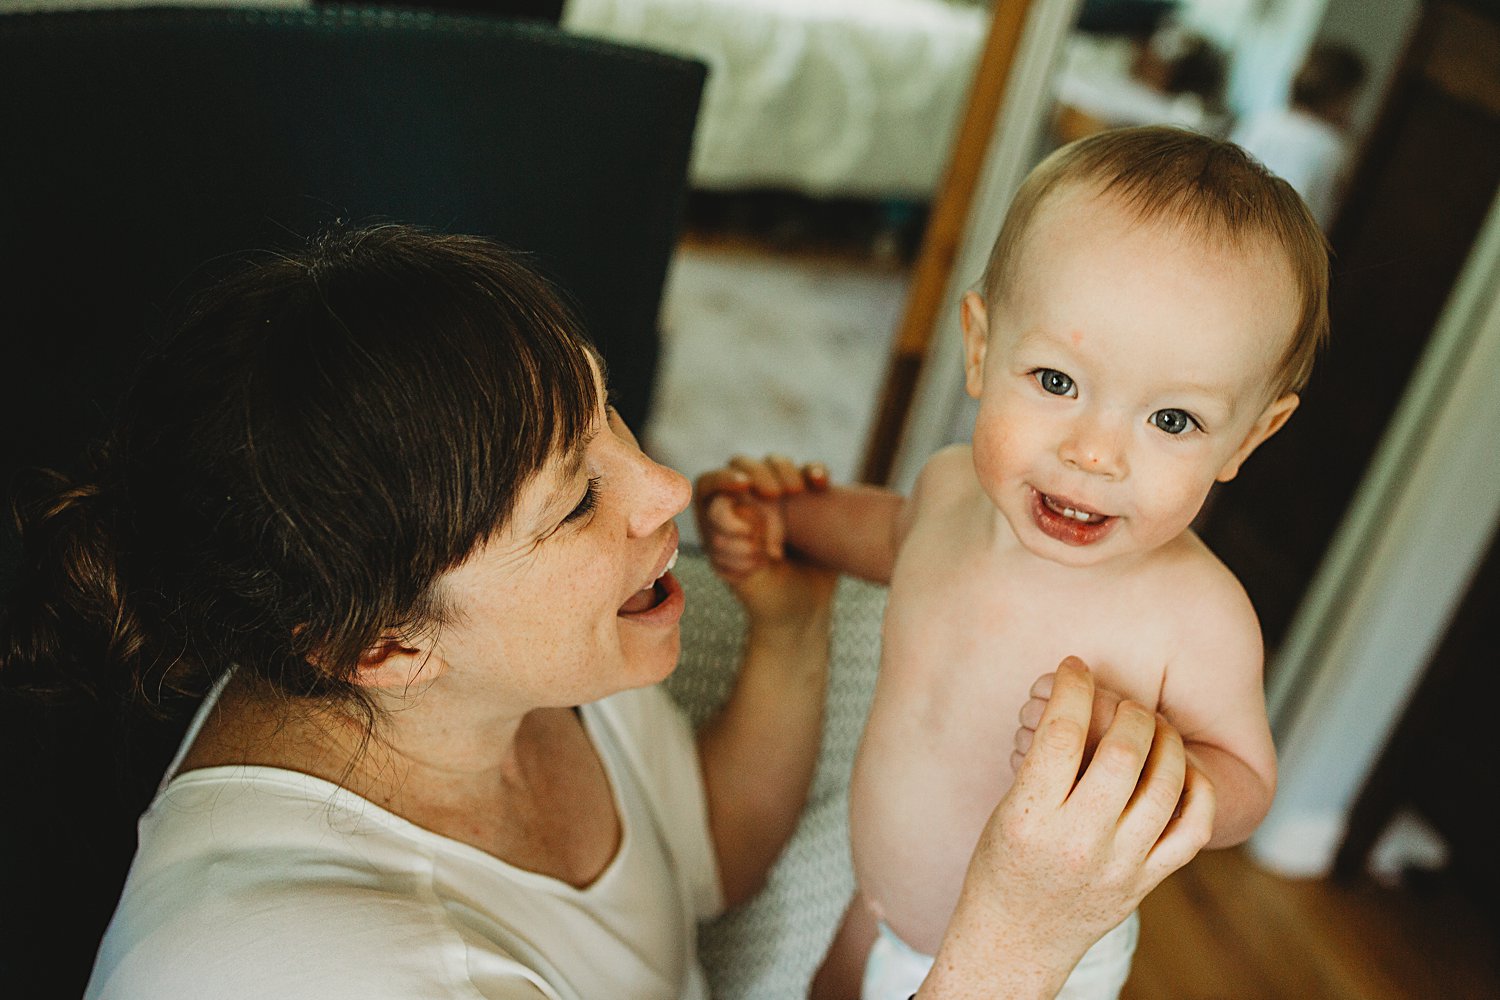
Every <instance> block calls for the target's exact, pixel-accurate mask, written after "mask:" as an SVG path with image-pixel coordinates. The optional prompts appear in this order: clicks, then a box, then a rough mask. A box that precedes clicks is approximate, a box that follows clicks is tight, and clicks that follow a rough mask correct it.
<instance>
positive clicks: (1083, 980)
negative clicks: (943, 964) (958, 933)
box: [860, 913, 1141, 1000]
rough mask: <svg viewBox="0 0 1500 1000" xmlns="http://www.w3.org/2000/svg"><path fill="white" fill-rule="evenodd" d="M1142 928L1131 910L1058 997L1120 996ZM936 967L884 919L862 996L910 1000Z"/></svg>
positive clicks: (864, 999) (1098, 999) (1107, 999)
mask: <svg viewBox="0 0 1500 1000" xmlns="http://www.w3.org/2000/svg"><path fill="white" fill-rule="evenodd" d="M1140 926H1141V918H1140V916H1139V915H1138V914H1135V913H1132V914H1131V915H1130V916H1128V917H1126V918H1125V920H1124V921H1123V922H1122V923H1121V924H1120V925H1119V926H1118V927H1116V928H1115V929H1114V930H1112V931H1110V932H1109V933H1108V934H1106V935H1104V936H1103V937H1102V938H1100V939H1099V940H1098V941H1096V942H1094V946H1093V947H1092V948H1090V949H1089V950H1088V951H1087V952H1086V953H1085V954H1084V956H1083V958H1082V960H1080V961H1079V963H1078V965H1077V966H1075V967H1074V969H1073V972H1072V974H1071V975H1070V976H1068V981H1067V982H1066V983H1064V984H1063V988H1062V992H1060V993H1058V994H1057V996H1058V1000H1116V998H1117V997H1119V995H1120V990H1121V989H1122V988H1123V987H1124V985H1125V980H1126V979H1127V978H1128V977H1129V976H1130V961H1131V958H1132V957H1133V956H1134V955H1135V945H1136V940H1137V939H1138V938H1139V937H1140ZM931 968H932V956H931V955H924V954H922V953H921V952H919V951H916V950H914V949H913V948H911V947H910V946H909V945H907V943H906V942H905V941H902V940H901V939H900V938H899V937H897V936H896V935H895V933H894V932H893V931H892V930H891V929H890V928H889V927H887V926H886V925H885V921H881V922H880V935H879V937H877V938H876V939H875V947H873V948H871V949H870V958H869V960H868V961H866V962H865V976H864V982H863V985H862V986H861V988H860V997H861V1000H907V998H908V997H910V996H911V995H912V994H913V993H915V992H917V989H918V988H919V987H920V986H921V985H922V980H924V979H926V978H927V973H928V971H929V970H930V969H931Z"/></svg>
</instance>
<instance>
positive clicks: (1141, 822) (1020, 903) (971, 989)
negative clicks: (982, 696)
mask: <svg viewBox="0 0 1500 1000" xmlns="http://www.w3.org/2000/svg"><path fill="white" fill-rule="evenodd" d="M1093 706H1094V682H1093V677H1092V675H1090V673H1089V671H1088V668H1087V667H1085V666H1084V665H1083V663H1082V662H1081V661H1079V660H1077V659H1075V658H1072V657H1070V658H1068V659H1067V660H1064V661H1063V663H1062V664H1061V665H1060V666H1059V667H1058V669H1057V673H1056V675H1055V677H1054V679H1053V683H1052V688H1051V692H1050V697H1049V698H1048V699H1047V705H1046V709H1045V711H1044V712H1043V714H1042V716H1041V719H1040V720H1039V722H1038V723H1037V725H1036V728H1035V735H1034V737H1033V739H1032V741H1031V745H1030V750H1029V751H1028V752H1027V753H1026V755H1025V759H1024V760H1023V761H1022V762H1021V766H1020V768H1019V771H1018V773H1017V775H1016V781H1015V784H1014V785H1012V786H1011V789H1010V791H1009V792H1008V793H1007V794H1006V796H1005V798H1004V799H1002V800H1001V802H1000V804H999V805H998V806H997V807H996V808H995V811H994V813H993V814H992V815H991V817H990V821H989V824H988V825H987V826H986V827H985V830H984V833H983V834H982V835H981V837H980V840H979V845H978V847H977V848H976V849H975V852H974V857H973V859H972V860H971V862H970V865H969V872H968V876H967V878H966V879H965V882H964V888H963V892H962V894H961V896H960V898H959V904H958V908H957V910H956V911H955V913H954V916H953V920H952V922H951V923H950V924H949V926H948V933H947V935H946V936H945V937H944V939H943V945H942V947H941V949H940V950H939V952H938V956H937V961H936V962H935V963H934V965H933V970H932V972H931V974H929V976H928V977H927V981H926V982H925V983H924V984H923V986H922V990H921V991H920V992H919V993H918V994H917V995H918V996H919V997H922V998H924V1000H929V998H931V1000H935V998H944V1000H949V998H958V997H980V996H983V997H1027V998H1036V997H1051V996H1054V995H1055V994H1056V992H1057V990H1058V989H1059V988H1060V987H1061V986H1062V983H1063V981H1064V980H1065V979H1066V978H1067V976H1068V973H1069V972H1070V971H1072V968H1073V966H1074V965H1075V964H1077V962H1078V959H1079V958H1081V957H1082V955H1083V953H1084V952H1085V951H1086V950H1088V947H1089V946H1090V945H1091V944H1093V942H1094V941H1096V940H1098V939H1099V938H1100V937H1101V936H1103V935H1104V934H1105V933H1106V932H1107V931H1109V930H1110V929H1111V928H1112V927H1114V926H1115V925H1116V924H1118V923H1119V922H1120V921H1121V920H1123V919H1125V917H1126V916H1128V915H1129V914H1130V912H1131V911H1132V910H1134V909H1135V908H1136V907H1137V906H1138V905H1139V904H1140V902H1141V900H1142V899H1144V898H1145V896H1146V894H1147V893H1149V892H1150V891H1151V890H1152V889H1154V888H1155V887H1156V886H1157V885H1158V884H1160V882H1161V881H1162V879H1164V878H1166V877H1167V876H1168V875H1170V874H1171V873H1172V872H1174V871H1176V870H1177V869H1178V868H1180V867H1182V866H1183V865H1184V864H1186V863H1187V862H1188V861H1190V860H1191V859H1192V858H1193V857H1194V856H1195V855H1196V854H1197V853H1198V851H1199V849H1200V848H1202V846H1203V845H1204V844H1205V843H1206V842H1207V841H1208V837H1209V834H1210V833H1211V832H1212V830H1213V818H1214V799H1213V790H1212V787H1211V786H1209V785H1208V783H1207V782H1205V781H1202V780H1201V778H1200V777H1198V776H1197V774H1196V772H1195V771H1194V770H1192V769H1190V768H1188V767H1187V760H1186V756H1185V755H1184V753H1183V748H1182V739H1181V737H1180V736H1179V735H1178V734H1177V731H1176V730H1175V729H1174V728H1172V726H1170V725H1169V724H1168V723H1167V722H1166V721H1165V720H1163V719H1162V718H1161V717H1159V716H1158V715H1156V714H1155V713H1153V712H1151V711H1149V710H1148V709H1146V708H1145V707H1144V706H1142V705H1139V704H1137V703H1135V702H1131V701H1128V700H1125V701H1120V702H1119V703H1118V705H1117V706H1116V708H1115V712H1114V718H1113V721H1112V722H1110V724H1109V726H1108V728H1107V729H1106V730H1105V732H1104V734H1103V736H1102V737H1101V738H1100V740H1099V743H1098V746H1097V747H1096V748H1095V750H1094V753H1093V757H1092V759H1091V760H1090V762H1089V764H1088V767H1087V769H1086V770H1084V771H1083V773H1082V774H1081V775H1080V774H1079V767H1080V764H1081V763H1082V761H1083V759H1084V751H1085V747H1086V746H1087V744H1088V735H1089V728H1090V718H1091V716H1092V714H1093Z"/></svg>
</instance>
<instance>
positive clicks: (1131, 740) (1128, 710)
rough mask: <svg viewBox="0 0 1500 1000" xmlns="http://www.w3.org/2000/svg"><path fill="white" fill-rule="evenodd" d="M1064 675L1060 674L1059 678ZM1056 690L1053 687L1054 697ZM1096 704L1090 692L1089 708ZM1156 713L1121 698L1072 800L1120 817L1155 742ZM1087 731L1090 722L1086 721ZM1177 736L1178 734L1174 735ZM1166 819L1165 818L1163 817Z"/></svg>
mask: <svg viewBox="0 0 1500 1000" xmlns="http://www.w3.org/2000/svg"><path fill="white" fill-rule="evenodd" d="M1061 678H1062V674H1061V672H1059V674H1058V679H1059V681H1060V680H1061ZM1056 697H1057V696H1056V693H1055V690H1054V694H1053V698H1054V699H1055V698H1056ZM1093 706H1094V699H1093V692H1090V697H1089V709H1090V711H1091V712H1092V709H1093ZM1156 722H1157V717H1156V713H1154V712H1152V711H1151V710H1149V709H1147V708H1146V707H1145V706H1144V705H1140V704H1138V703H1136V702H1133V701H1122V702H1120V704H1119V706H1118V707H1117V708H1116V709H1115V716H1114V721H1113V722H1111V723H1110V724H1109V728H1108V729H1107V730H1105V732H1104V736H1103V737H1102V738H1101V739H1100V740H1099V745H1098V747H1097V748H1095V750H1094V755H1093V758H1092V759H1091V760H1090V761H1089V765H1088V769H1087V770H1085V771H1084V772H1083V776H1082V777H1080V778H1079V779H1078V788H1077V790H1076V791H1074V793H1073V801H1076V802H1079V803H1081V804H1082V805H1081V808H1083V809H1085V810H1086V811H1087V812H1088V814H1089V815H1094V816H1108V817H1110V818H1111V820H1113V819H1116V818H1119V817H1120V816H1122V815H1123V814H1124V812H1125V809H1126V806H1127V804H1128V803H1130V801H1131V799H1132V798H1133V797H1134V795H1135V792H1136V789H1137V786H1138V783H1139V781H1140V778H1141V773H1142V771H1143V770H1144V768H1145V766H1146V762H1147V760H1148V759H1150V756H1151V751H1152V747H1153V745H1154V744H1155V741H1156ZM1084 729H1085V733H1087V730H1088V724H1087V722H1085V724H1084ZM1174 735H1175V734H1174ZM1163 822H1165V820H1163Z"/></svg>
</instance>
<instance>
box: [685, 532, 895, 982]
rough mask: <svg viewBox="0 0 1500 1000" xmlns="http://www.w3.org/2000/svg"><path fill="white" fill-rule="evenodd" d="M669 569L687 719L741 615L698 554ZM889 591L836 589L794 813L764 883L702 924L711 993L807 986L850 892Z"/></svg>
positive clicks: (708, 696) (706, 699)
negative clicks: (855, 815)
mask: <svg viewBox="0 0 1500 1000" xmlns="http://www.w3.org/2000/svg"><path fill="white" fill-rule="evenodd" d="M675 572H676V575H677V577H678V579H679V580H681V581H682V585H683V587H684V589H685V590H686V591H687V598H688V600H687V612H686V614H685V615H684V617H683V621H682V662H681V665H680V666H679V667H678V668H677V671H676V672H675V673H674V674H673V675H672V676H671V678H669V679H668V681H667V684H666V686H667V689H668V690H669V691H670V692H671V693H672V695H673V696H674V697H675V698H676V699H677V700H678V702H680V703H681V704H682V705H683V707H684V708H685V709H686V710H687V713H688V715H689V717H690V718H691V719H692V720H693V722H694V724H695V725H696V724H698V723H701V722H702V721H703V720H704V719H706V718H707V717H708V716H709V715H710V714H711V713H712V712H713V711H714V709H716V708H717V707H718V706H719V705H720V704H722V703H723V701H724V699H725V698H726V697H727V696H728V694H729V689H730V685H731V684H732V682H733V679H734V671H735V669H736V667H737V666H738V664H739V658H740V653H741V651H742V649H743V648H744V640H745V616H744V613H743V612H742V611H741V610H740V606H739V604H738V602H736V601H735V599H734V597H733V595H731V594H730V592H729V590H728V589H727V588H726V587H725V586H724V585H723V584H722V583H720V582H719V580H718V579H717V578H716V577H715V576H714V575H713V571H712V570H710V569H709V566H708V562H707V560H706V559H704V557H703V556H702V555H701V554H699V553H696V552H691V551H688V550H686V549H685V550H684V551H683V553H682V557H681V558H680V559H679V560H678V563H677V569H676V571H675ZM885 593H886V592H885V589H884V588H883V587H876V586H872V585H871V584H868V583H864V582H861V581H858V580H851V579H848V578H845V579H843V580H841V581H840V582H839V586H838V590H837V591H836V593H835V595H834V624H833V662H832V666H831V671H830V675H829V681H828V685H829V686H828V710H827V713H826V716H825V723H824V731H823V746H822V750H821V753H820V756H819V759H818V768H817V772H816V773H815V774H814V776H813V785H812V792H811V795H810V798H809V801H808V804H807V809H806V811H805V812H804V813H803V815H802V822H801V824H800V825H799V826H798V828H797V832H796V834H795V835H793V837H792V841H791V843H790V844H789V845H788V846H787V849H786V853H785V854H783V855H782V857H781V860H780V861H778V862H777V864H776V867H775V868H774V869H773V870H772V872H771V878H770V882H769V884H768V885H767V886H766V888H765V890H764V891H763V892H762V893H761V894H760V895H759V896H757V897H756V898H755V899H753V900H751V901H750V902H749V903H747V904H746V905H744V906H741V907H739V908H737V909H736V910H734V911H732V912H730V913H728V914H725V915H724V916H722V917H720V918H719V919H717V920H714V921H711V922H709V923H708V924H705V925H704V927H703V928H702V931H701V934H700V938H699V952H700V954H701V956H702V958H703V964H704V966H705V967H706V969H707V971H708V978H709V983H710V985H711V987H712V988H713V993H714V996H715V997H716V998H717V1000H740V998H752V997H753V998H755V1000H782V998H786V1000H792V998H799V1000H800V998H803V997H806V995H807V985H808V982H809V981H810V980H811V978H812V975H813V973H814V972H815V971H816V970H817V967H818V963H819V962H820V961H822V958H823V953H824V952H825V951H826V950H827V948H828V943H829V941H831V940H832V939H833V933H834V931H835V930H837V928H838V923H839V918H840V917H841V916H842V915H843V912H844V907H845V906H847V905H848V902H849V899H850V897H851V895H852V894H853V891H854V875H853V871H852V869H851V867H850V863H849V823H848V787H849V771H850V768H851V767H852V766H853V764H854V750H855V747H856V746H857V745H858V743H859V736H860V732H861V730H862V729H863V728H864V724H865V716H866V715H867V714H868V713H869V709H870V698H871V695H872V694H873V693H874V688H875V673H876V669H877V667H878V665H879V659H880V618H881V615H882V614H883V613H884V611H885Z"/></svg>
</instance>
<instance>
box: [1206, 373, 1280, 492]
mask: <svg viewBox="0 0 1500 1000" xmlns="http://www.w3.org/2000/svg"><path fill="white" fill-rule="evenodd" d="M1301 401H1302V400H1301V397H1299V396H1298V395H1297V394H1296V393H1295V392H1289V393H1287V394H1286V395H1284V396H1282V397H1281V398H1280V399H1277V400H1275V401H1273V402H1271V403H1268V404H1267V405H1266V408H1265V409H1264V410H1262V411H1261V414H1260V416H1259V417H1258V418H1257V419H1256V421H1255V425H1254V426H1252V427H1251V428H1250V433H1248V434H1246V435H1245V440H1244V441H1242V442H1241V443H1240V446H1239V448H1237V449H1236V450H1235V453H1234V454H1233V455H1231V456H1230V458H1229V461H1228V462H1225V463H1224V467H1223V468H1222V469H1220V470H1219V474H1218V475H1217V476H1215V477H1214V478H1215V479H1217V480H1218V481H1219V482H1221V483H1227V482H1229V481H1230V480H1231V479H1233V478H1234V477H1235V476H1237V475H1239V471H1240V466H1241V465H1244V464H1245V459H1247V458H1249V457H1250V454H1251V453H1252V452H1254V451H1255V449H1256V448H1259V447H1260V445H1261V442H1263V441H1265V440H1266V438H1268V437H1270V436H1271V435H1272V434H1275V433H1276V432H1277V431H1279V430H1281V428H1282V427H1283V426H1284V425H1285V424H1286V422H1287V420H1288V418H1290V417H1291V415H1292V412H1293V411H1294V410H1296V409H1297V404H1298V403H1300V402H1301Z"/></svg>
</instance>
